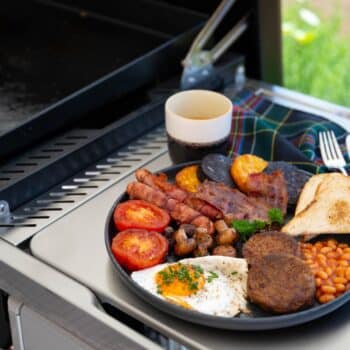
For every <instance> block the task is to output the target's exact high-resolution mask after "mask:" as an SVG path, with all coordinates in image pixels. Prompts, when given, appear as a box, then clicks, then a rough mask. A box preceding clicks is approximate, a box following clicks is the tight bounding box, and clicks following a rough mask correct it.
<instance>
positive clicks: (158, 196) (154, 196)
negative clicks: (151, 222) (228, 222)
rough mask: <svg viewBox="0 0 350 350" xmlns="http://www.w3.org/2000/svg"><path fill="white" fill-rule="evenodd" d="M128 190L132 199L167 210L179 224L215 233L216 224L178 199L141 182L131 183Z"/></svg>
mask: <svg viewBox="0 0 350 350" xmlns="http://www.w3.org/2000/svg"><path fill="white" fill-rule="evenodd" d="M126 190H127V192H128V194H129V196H130V198H132V199H134V198H135V199H142V200H145V201H146V202H150V203H152V204H154V205H156V206H158V207H160V208H162V209H166V210H167V211H168V213H169V214H170V216H171V217H172V219H174V220H176V221H177V222H179V223H184V224H187V223H192V224H193V225H195V226H198V227H202V228H205V229H207V230H208V233H213V232H214V224H213V222H212V221H211V220H210V219H209V218H208V217H206V216H203V215H201V213H200V212H198V211H197V210H195V209H192V208H191V207H189V206H188V205H186V204H184V203H181V202H179V201H178V200H176V199H173V198H169V197H168V196H167V195H166V194H165V193H164V192H162V191H161V190H159V189H155V188H152V187H151V186H148V185H146V184H144V183H141V182H131V183H129V184H128V186H127V189H126Z"/></svg>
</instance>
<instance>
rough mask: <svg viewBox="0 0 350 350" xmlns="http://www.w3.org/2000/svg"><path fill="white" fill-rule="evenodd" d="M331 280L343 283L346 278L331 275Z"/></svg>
mask: <svg viewBox="0 0 350 350" xmlns="http://www.w3.org/2000/svg"><path fill="white" fill-rule="evenodd" d="M333 282H334V283H342V284H345V283H346V282H347V280H346V278H344V277H333Z"/></svg>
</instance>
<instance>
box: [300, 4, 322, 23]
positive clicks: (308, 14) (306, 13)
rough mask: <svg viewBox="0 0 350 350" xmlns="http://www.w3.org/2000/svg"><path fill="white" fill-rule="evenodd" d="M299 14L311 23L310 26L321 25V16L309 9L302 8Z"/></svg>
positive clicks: (306, 21)
mask: <svg viewBox="0 0 350 350" xmlns="http://www.w3.org/2000/svg"><path fill="white" fill-rule="evenodd" d="M299 16H300V18H301V19H302V20H303V21H304V22H305V23H307V24H309V25H310V26H313V27H318V26H319V25H320V19H319V17H318V16H317V15H316V14H315V13H314V12H312V11H310V10H308V9H305V8H301V9H300V10H299Z"/></svg>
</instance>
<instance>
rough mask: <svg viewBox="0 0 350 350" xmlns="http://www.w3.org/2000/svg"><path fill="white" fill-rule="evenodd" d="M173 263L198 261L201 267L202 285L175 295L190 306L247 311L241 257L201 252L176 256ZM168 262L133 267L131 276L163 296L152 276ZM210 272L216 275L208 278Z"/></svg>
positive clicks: (216, 312) (204, 309)
mask: <svg viewBox="0 0 350 350" xmlns="http://www.w3.org/2000/svg"><path fill="white" fill-rule="evenodd" d="M177 263H182V264H189V265H199V266H200V267H201V268H202V269H203V271H204V277H205V279H206V282H205V284H204V287H203V288H202V289H200V290H198V291H197V292H196V293H195V294H192V295H189V296H177V298H178V299H181V300H183V301H184V302H186V303H187V304H189V305H190V306H191V308H192V309H193V310H196V311H199V312H202V313H205V314H210V315H215V316H224V317H233V316H235V315H237V314H238V313H239V312H241V311H243V312H246V311H247V299H246V296H247V278H248V265H247V262H246V260H245V259H238V258H231V257H226V256H204V257H198V258H189V259H183V260H179V261H178V262H177ZM169 265H172V264H160V265H156V266H153V267H150V268H148V269H144V270H140V271H135V272H133V273H132V274H131V278H132V279H133V280H134V281H135V282H136V283H138V284H139V285H140V286H141V287H143V288H144V289H146V290H147V291H149V292H151V293H152V294H154V295H156V296H158V297H159V298H162V299H164V300H167V299H166V298H165V297H164V296H163V295H161V294H158V293H157V285H156V282H155V276H156V274H157V272H159V271H161V270H163V269H164V268H165V267H167V266H169ZM210 272H215V273H216V274H217V276H218V277H217V278H213V279H212V281H211V282H208V278H209V277H210V276H211V273H210Z"/></svg>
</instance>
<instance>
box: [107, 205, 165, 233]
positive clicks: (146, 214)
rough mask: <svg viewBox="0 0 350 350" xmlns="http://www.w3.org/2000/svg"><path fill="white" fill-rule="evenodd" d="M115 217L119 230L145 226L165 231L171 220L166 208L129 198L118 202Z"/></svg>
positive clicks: (146, 228)
mask: <svg viewBox="0 0 350 350" xmlns="http://www.w3.org/2000/svg"><path fill="white" fill-rule="evenodd" d="M113 218H114V223H115V226H116V228H117V229H118V230H119V231H123V230H126V229H128V228H143V229H145V230H149V231H157V232H163V231H164V229H165V227H167V226H168V225H169V222H170V216H169V214H168V213H167V212H166V211H165V210H163V209H161V208H159V207H157V206H156V205H153V204H151V203H148V202H145V201H142V200H129V201H127V202H124V203H120V204H118V205H117V207H116V209H115V210H114V214H113Z"/></svg>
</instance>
